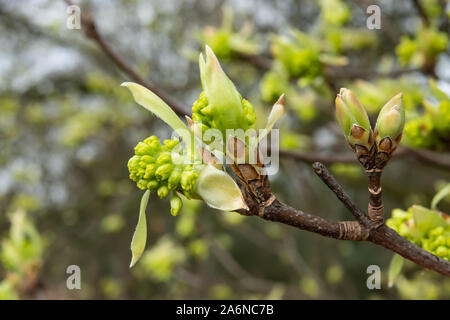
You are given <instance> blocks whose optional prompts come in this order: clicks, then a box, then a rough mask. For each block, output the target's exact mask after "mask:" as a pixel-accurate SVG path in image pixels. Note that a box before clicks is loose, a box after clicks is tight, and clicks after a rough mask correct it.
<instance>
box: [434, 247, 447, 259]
mask: <svg viewBox="0 0 450 320" xmlns="http://www.w3.org/2000/svg"><path fill="white" fill-rule="evenodd" d="M435 252H436V255H437V256H438V257H446V256H447V252H448V249H447V248H446V247H443V246H440V247H438V248H437V249H436V251H435Z"/></svg>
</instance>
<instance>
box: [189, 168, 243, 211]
mask: <svg viewBox="0 0 450 320" xmlns="http://www.w3.org/2000/svg"><path fill="white" fill-rule="evenodd" d="M197 193H198V194H199V195H200V197H201V198H202V199H203V200H204V201H205V202H206V203H207V204H208V205H209V206H210V207H212V208H215V209H219V210H223V211H234V210H238V209H248V208H247V205H246V204H245V201H244V199H243V197H242V194H241V190H240V189H239V187H238V185H237V184H236V182H235V181H234V180H233V179H232V178H231V177H230V176H229V175H228V174H227V173H225V172H224V171H221V170H219V169H217V168H216V167H214V166H213V165H211V164H208V165H207V166H206V167H205V168H204V169H203V170H202V171H201V173H200V175H199V177H198V182H197Z"/></svg>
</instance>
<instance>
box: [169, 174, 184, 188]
mask: <svg viewBox="0 0 450 320" xmlns="http://www.w3.org/2000/svg"><path fill="white" fill-rule="evenodd" d="M180 179H181V171H180V170H178V169H175V170H173V171H172V173H171V174H170V177H169V180H168V181H167V186H168V187H169V189H170V190H173V189H175V188H176V187H177V186H178V183H179V182H180Z"/></svg>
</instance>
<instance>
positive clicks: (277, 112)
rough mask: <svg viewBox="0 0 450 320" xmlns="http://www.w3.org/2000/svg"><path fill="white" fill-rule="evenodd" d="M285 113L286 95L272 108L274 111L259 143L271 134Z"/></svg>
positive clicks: (271, 112) (259, 138)
mask: <svg viewBox="0 0 450 320" xmlns="http://www.w3.org/2000/svg"><path fill="white" fill-rule="evenodd" d="M283 113H284V94H282V95H281V96H280V97H279V98H278V101H277V102H275V104H274V105H273V107H272V110H271V111H270V114H269V117H268V119H267V124H266V127H265V128H264V131H263V133H262V134H261V135H260V136H259V137H258V141H261V139H262V138H264V137H265V136H266V135H268V134H269V132H270V130H272V128H273V126H274V125H275V123H276V122H277V121H278V119H279V118H281V116H282V115H283Z"/></svg>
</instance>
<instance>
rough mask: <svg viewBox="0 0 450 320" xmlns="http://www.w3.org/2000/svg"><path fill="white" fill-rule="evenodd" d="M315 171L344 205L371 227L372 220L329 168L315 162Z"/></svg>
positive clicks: (360, 220)
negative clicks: (351, 197)
mask: <svg viewBox="0 0 450 320" xmlns="http://www.w3.org/2000/svg"><path fill="white" fill-rule="evenodd" d="M313 169H314V172H315V173H316V174H317V175H318V176H319V177H320V179H322V181H323V182H324V183H325V184H326V185H327V187H328V188H330V190H331V191H333V192H334V193H335V194H336V197H337V198H338V199H339V200H340V201H341V202H342V203H343V204H344V206H345V207H346V208H347V209H348V211H350V212H351V213H352V214H353V215H354V216H355V218H356V219H357V220H358V221H359V222H360V223H362V224H363V225H364V226H365V227H366V228H370V220H369V218H368V217H367V216H366V214H365V212H364V211H362V210H361V209H359V208H358V207H357V206H356V205H355V204H354V203H353V201H352V200H351V199H350V197H349V196H348V195H347V193H346V192H345V191H344V189H343V188H342V187H341V185H339V183H338V182H337V181H336V179H335V178H334V177H333V175H332V174H331V173H330V172H329V171H328V170H327V168H326V167H325V166H324V165H323V164H322V163H320V162H315V163H314V164H313Z"/></svg>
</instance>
